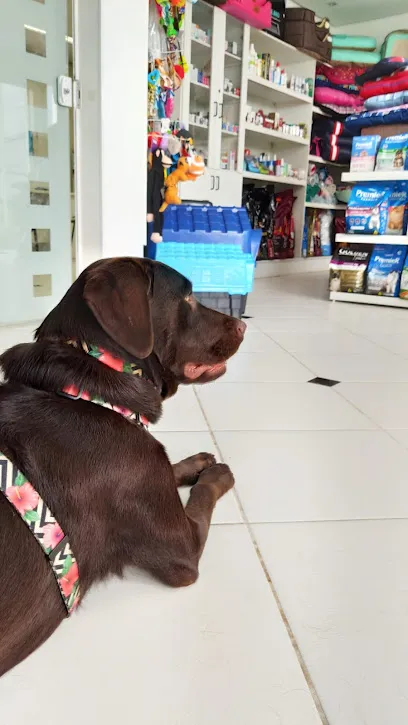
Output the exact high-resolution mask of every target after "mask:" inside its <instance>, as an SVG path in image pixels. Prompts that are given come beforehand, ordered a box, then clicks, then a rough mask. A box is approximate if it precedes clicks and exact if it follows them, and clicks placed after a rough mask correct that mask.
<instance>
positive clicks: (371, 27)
mask: <svg viewBox="0 0 408 725" xmlns="http://www.w3.org/2000/svg"><path fill="white" fill-rule="evenodd" d="M386 11H387V9H386V5H385V4H384V13H385V14H386ZM401 28H405V29H408V13H404V14H403V15H391V16H390V17H384V18H381V20H368V21H367V22H365V23H351V24H350V25H342V26H340V27H338V28H337V27H336V28H332V32H333V33H345V34H351V35H371V36H374V38H376V39H377V49H378V50H380V49H381V45H382V43H383V40H384V38H385V37H386V35H388V33H391V32H392V31H393V30H399V29H401Z"/></svg>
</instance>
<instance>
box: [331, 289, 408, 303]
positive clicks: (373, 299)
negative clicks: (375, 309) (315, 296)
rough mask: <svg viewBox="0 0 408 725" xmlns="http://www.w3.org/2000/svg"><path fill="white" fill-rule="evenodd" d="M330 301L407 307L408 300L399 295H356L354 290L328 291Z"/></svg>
mask: <svg viewBox="0 0 408 725" xmlns="http://www.w3.org/2000/svg"><path fill="white" fill-rule="evenodd" d="M330 299H331V301H332V302H358V303H360V304H362V305H383V306H386V307H408V300H402V299H401V298H400V297H380V296H377V295H358V294H354V292H330Z"/></svg>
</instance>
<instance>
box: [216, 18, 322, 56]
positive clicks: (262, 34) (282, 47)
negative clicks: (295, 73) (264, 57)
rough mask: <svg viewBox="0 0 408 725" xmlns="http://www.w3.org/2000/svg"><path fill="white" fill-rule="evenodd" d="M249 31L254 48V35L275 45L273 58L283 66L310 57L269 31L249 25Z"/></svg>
mask: <svg viewBox="0 0 408 725" xmlns="http://www.w3.org/2000/svg"><path fill="white" fill-rule="evenodd" d="M221 7H222V6H221ZM250 32H251V42H252V41H253V42H254V43H255V47H256V48H257V43H256V37H254V36H257V37H258V38H260V39H261V38H262V40H264V41H267V45H269V44H271V45H272V44H273V45H275V46H276V51H275V49H274V52H273V55H274V57H275V58H277V59H278V61H279V63H280V64H281V66H283V67H285V66H287V65H292V63H302V62H306V61H308V60H309V59H310V56H309V55H308V54H307V53H304V52H303V51H301V50H298V49H297V48H295V46H294V45H290V44H289V43H285V41H284V40H280V38H277V37H276V36H275V35H270V33H267V32H266V30H259V29H258V28H252V27H251V28H250ZM263 44H264V43H262V45H263ZM261 51H262V49H261V50H260V52H261ZM262 52H263V51H262ZM265 52H266V51H265Z"/></svg>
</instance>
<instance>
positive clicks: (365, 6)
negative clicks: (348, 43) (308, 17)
mask: <svg viewBox="0 0 408 725" xmlns="http://www.w3.org/2000/svg"><path fill="white" fill-rule="evenodd" d="M333 3H335V4H333ZM299 5H302V6H303V7H308V8H310V9H311V10H314V11H315V12H316V13H317V15H319V16H320V17H328V18H330V21H331V24H332V25H334V26H336V25H348V24H349V23H361V22H364V21H367V20H377V19H378V18H384V17H387V18H389V17H390V16H391V15H400V14H402V13H407V14H408V7H407V0H387V2H386V1H385V0H306V1H305V0H303V1H302V0H299ZM407 26H408V22H407Z"/></svg>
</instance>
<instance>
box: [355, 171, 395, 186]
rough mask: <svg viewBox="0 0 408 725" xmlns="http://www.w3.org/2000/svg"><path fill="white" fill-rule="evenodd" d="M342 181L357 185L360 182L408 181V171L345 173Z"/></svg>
mask: <svg viewBox="0 0 408 725" xmlns="http://www.w3.org/2000/svg"><path fill="white" fill-rule="evenodd" d="M341 180H342V181H348V183H349V184H355V183H356V182H360V181H408V171H393V172H389V171H367V172H365V173H361V172H359V173H353V172H351V171H349V172H344V173H343V174H342V176H341Z"/></svg>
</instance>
